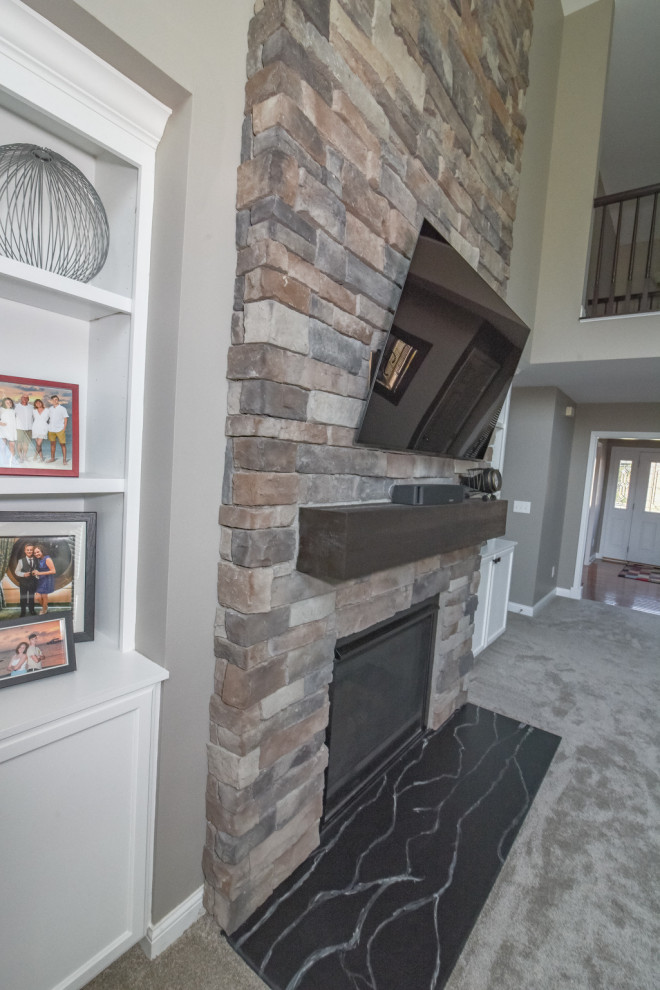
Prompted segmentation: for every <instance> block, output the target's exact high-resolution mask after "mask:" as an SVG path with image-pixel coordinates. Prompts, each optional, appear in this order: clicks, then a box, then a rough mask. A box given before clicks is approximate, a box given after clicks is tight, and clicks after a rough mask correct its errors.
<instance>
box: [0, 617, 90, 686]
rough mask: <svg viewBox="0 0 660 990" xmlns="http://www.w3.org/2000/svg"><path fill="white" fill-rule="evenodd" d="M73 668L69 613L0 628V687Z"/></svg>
mask: <svg viewBox="0 0 660 990" xmlns="http://www.w3.org/2000/svg"><path fill="white" fill-rule="evenodd" d="M75 669H76V654H75V648H74V645H73V629H72V622H71V614H70V613H69V614H68V615H60V617H59V618H57V619H56V618H55V617H54V616H50V615H30V616H27V617H24V618H18V619H8V620H7V621H6V622H4V623H3V624H2V625H1V626H0V688H6V687H12V686H14V685H16V684H27V683H29V682H30V681H36V680H39V679H40V678H42V677H52V676H53V675H54V674H65V673H68V672H70V671H72V670H75Z"/></svg>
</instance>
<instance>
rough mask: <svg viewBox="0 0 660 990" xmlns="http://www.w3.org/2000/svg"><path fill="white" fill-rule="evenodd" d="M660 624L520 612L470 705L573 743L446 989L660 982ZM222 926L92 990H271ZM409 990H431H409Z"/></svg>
mask: <svg viewBox="0 0 660 990" xmlns="http://www.w3.org/2000/svg"><path fill="white" fill-rule="evenodd" d="M658 699H660V617H658V616H654V615H647V614H645V613H641V612H633V611H630V610H627V609H623V608H618V607H616V606H608V605H602V604H600V603H598V602H589V601H584V602H576V601H571V600H568V599H555V600H554V601H553V602H551V604H550V605H549V606H548V607H547V608H546V609H545V610H544V611H543V612H542V613H541V614H540V615H539V616H538V617H537V618H535V619H529V618H526V617H524V616H519V615H510V616H509V626H508V629H507V631H506V632H505V634H504V635H503V636H502V637H501V638H500V639H499V640H497V641H496V642H495V643H494V644H493V645H492V646H490V647H489V648H488V649H487V650H485V651H484V652H483V653H482V654H481V656H480V657H479V661H478V664H477V668H476V670H475V674H474V677H473V684H472V688H471V690H470V701H472V702H474V703H475V704H478V705H482V706H483V707H485V708H490V709H492V710H494V711H498V712H501V713H502V714H504V715H509V716H511V717H514V718H519V719H520V720H521V721H524V722H530V723H531V724H533V725H537V726H539V727H540V728H543V729H548V730H549V731H550V732H555V733H557V734H558V735H560V736H562V743H561V745H560V747H559V750H558V752H557V754H556V756H555V759H554V762H553V764H552V766H551V767H550V771H549V773H548V775H547V776H546V778H545V781H544V783H543V784H542V786H541V789H540V791H539V793H538V795H537V797H536V798H535V801H534V804H533V805H532V809H531V811H530V813H529V814H528V816H527V818H526V820H525V823H524V825H523V827H522V829H521V832H520V834H519V836H518V838H517V839H516V842H515V843H514V846H513V848H512V850H511V853H510V854H509V857H508V859H507V861H506V863H505V865H504V868H503V870H502V872H501V873H500V876H499V878H498V880H497V883H496V884H495V887H494V889H493V891H492V893H491V896H490V898H489V900H488V902H487V904H486V907H485V908H484V910H483V911H482V913H481V915H480V917H479V920H478V921H477V924H476V926H475V928H474V929H473V932H472V935H471V936H470V938H469V940H468V943H467V945H466V947H465V949H464V951H463V954H462V956H461V958H460V959H459V962H458V964H457V966H456V968H455V970H454V972H453V974H452V976H451V977H450V979H449V982H448V984H447V990H558V988H560V987H561V988H562V990H568V988H575V990H657V987H659V986H660V964H659V962H658V959H659V953H658V949H657V947H658V945H660V852H659V850H660V842H659V839H660V835H659V831H660V829H659V823H660V777H659V766H658V755H659V751H660V744H659V738H658V737H659V731H658V726H659V724H660V712H659V706H658ZM264 986H265V984H264V983H262V982H261V981H260V980H259V979H258V978H257V977H256V976H255V975H254V974H253V973H252V972H251V971H250V970H249V969H248V968H247V967H246V966H245V964H244V963H242V961H241V960H240V959H238V958H237V957H236V956H235V955H234V954H233V952H232V950H231V949H230V948H229V947H228V945H227V943H226V942H225V940H224V939H223V938H222V936H221V935H220V933H219V932H218V931H217V929H216V928H215V926H214V925H213V923H212V922H210V920H209V919H207V918H204V919H202V920H201V921H199V922H197V924H195V925H194V926H193V927H192V928H191V929H190V930H189V931H188V932H187V933H186V934H185V935H184V936H183V937H182V938H181V939H179V941H178V942H177V943H176V944H175V945H173V946H172V947H171V948H170V949H168V950H166V951H165V952H164V953H163V954H162V955H161V956H159V957H158V958H157V959H156V960H155V961H154V962H153V963H149V962H148V961H147V960H146V959H145V957H144V956H143V954H142V952H141V950H140V949H139V948H137V947H136V948H134V949H132V950H131V951H130V952H129V953H127V954H126V955H125V956H123V957H122V958H121V959H120V960H118V962H116V963H114V964H113V965H112V966H111V967H110V968H109V969H107V970H106V971H105V972H104V973H102V974H101V975H100V976H99V977H97V979H96V980H94V981H93V982H92V983H90V984H89V988H90V990H137V988H140V990H184V988H185V990H193V988H194V990H259V988H263V987H264ZM401 990H428V988H425V987H424V988H421V987H419V988H418V987H402V988H401Z"/></svg>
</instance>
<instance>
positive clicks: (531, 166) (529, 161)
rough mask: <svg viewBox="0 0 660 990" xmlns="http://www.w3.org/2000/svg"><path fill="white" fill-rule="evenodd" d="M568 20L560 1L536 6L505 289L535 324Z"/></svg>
mask: <svg viewBox="0 0 660 990" xmlns="http://www.w3.org/2000/svg"><path fill="white" fill-rule="evenodd" d="M563 24H564V15H563V12H562V6H561V0H545V2H544V3H537V4H536V5H535V9H534V31H533V34H532V46H531V49H530V53H529V89H528V90H527V97H526V100H525V114H526V116H527V122H528V123H527V130H526V131H525V143H524V145H523V153H522V172H521V176H520V192H519V194H518V203H517V207H516V221H515V225H514V228H513V249H512V251H511V276H510V279H509V284H508V286H507V290H506V298H507V302H508V303H509V305H510V306H511V307H512V309H513V310H514V311H515V312H516V313H517V314H518V315H519V316H520V317H521V319H523V320H525V322H526V323H527V324H528V326H530V327H531V326H533V325H534V319H535V314H536V295H537V292H538V286H539V274H540V266H541V246H542V237H541V232H542V230H543V223H544V219H545V207H546V196H547V192H548V179H549V171H550V153H551V149H552V133H553V121H554V112H555V102H556V99H557V83H558V77H559V56H560V52H561V40H562V29H563Z"/></svg>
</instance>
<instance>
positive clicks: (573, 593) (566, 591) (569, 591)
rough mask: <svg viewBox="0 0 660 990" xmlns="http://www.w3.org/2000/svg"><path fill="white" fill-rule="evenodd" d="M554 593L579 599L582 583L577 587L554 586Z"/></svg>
mask: <svg viewBox="0 0 660 990" xmlns="http://www.w3.org/2000/svg"><path fill="white" fill-rule="evenodd" d="M555 594H556V595H557V597H558V598H576V599H577V600H578V601H579V600H580V599H581V598H582V585H579V587H577V588H555Z"/></svg>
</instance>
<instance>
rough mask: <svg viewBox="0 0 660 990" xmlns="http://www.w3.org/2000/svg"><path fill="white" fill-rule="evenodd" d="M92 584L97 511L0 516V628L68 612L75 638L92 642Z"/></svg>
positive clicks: (21, 513)
mask: <svg viewBox="0 0 660 990" xmlns="http://www.w3.org/2000/svg"><path fill="white" fill-rule="evenodd" d="M95 580H96V513H95V512H0V630H1V629H2V628H3V626H4V625H5V624H6V623H8V622H13V621H14V620H15V619H19V618H30V617H31V616H32V617H33V616H36V615H52V616H53V617H57V616H60V615H67V614H68V615H70V616H71V620H72V631H73V637H74V639H75V640H77V641H78V642H86V641H88V640H91V639H94V605H95ZM44 610H45V611H44Z"/></svg>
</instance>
